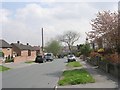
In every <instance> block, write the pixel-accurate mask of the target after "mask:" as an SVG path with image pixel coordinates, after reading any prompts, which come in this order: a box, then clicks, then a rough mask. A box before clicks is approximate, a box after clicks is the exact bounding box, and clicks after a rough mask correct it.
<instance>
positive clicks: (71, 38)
mask: <svg viewBox="0 0 120 90" xmlns="http://www.w3.org/2000/svg"><path fill="white" fill-rule="evenodd" d="M79 37H80V35H79V34H78V33H76V32H74V31H67V32H65V33H64V34H63V35H61V36H59V41H61V42H64V43H66V44H67V45H68V48H69V50H70V51H72V46H73V44H74V43H75V42H76V41H77V40H78V39H79Z"/></svg>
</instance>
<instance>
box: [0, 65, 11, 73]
mask: <svg viewBox="0 0 120 90" xmlns="http://www.w3.org/2000/svg"><path fill="white" fill-rule="evenodd" d="M9 69H10V68H8V67H5V66H2V65H0V72H2V71H6V70H9Z"/></svg>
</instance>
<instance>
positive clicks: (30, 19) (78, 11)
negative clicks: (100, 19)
mask: <svg viewBox="0 0 120 90" xmlns="http://www.w3.org/2000/svg"><path fill="white" fill-rule="evenodd" d="M49 6H51V7H49ZM97 11H98V10H97V9H96V8H94V7H92V6H91V5H89V4H88V3H69V2H67V3H50V5H49V3H48V5H47V3H45V6H44V7H43V6H41V4H40V3H30V4H26V6H25V7H22V8H18V9H16V12H15V13H14V14H12V17H10V15H11V14H10V12H11V13H12V11H9V10H5V9H1V10H0V12H3V13H4V14H3V15H2V18H3V20H2V21H1V22H2V24H3V25H2V30H3V38H4V39H6V40H8V41H9V42H16V41H17V40H20V41H22V42H23V43H27V42H29V43H30V44H32V45H41V28H42V27H43V28H44V40H45V43H46V42H47V41H49V40H50V39H51V38H56V36H57V35H59V34H62V33H64V31H67V30H74V31H76V32H78V33H80V34H81V38H80V40H79V41H78V42H77V43H84V41H85V37H86V35H85V32H88V31H90V30H91V26H90V24H89V23H90V20H91V19H92V18H94V17H95V13H97ZM3 22H4V23H3Z"/></svg>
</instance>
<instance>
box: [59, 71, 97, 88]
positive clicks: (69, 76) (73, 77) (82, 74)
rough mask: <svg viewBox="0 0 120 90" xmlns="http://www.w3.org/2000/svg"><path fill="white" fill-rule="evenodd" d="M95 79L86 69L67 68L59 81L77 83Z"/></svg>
mask: <svg viewBox="0 0 120 90" xmlns="http://www.w3.org/2000/svg"><path fill="white" fill-rule="evenodd" d="M94 82H95V79H93V77H92V76H91V75H90V74H89V73H88V72H87V71H86V70H85V69H75V70H67V71H64V72H63V74H62V78H61V79H60V80H59V81H58V85H60V86H65V85H76V84H85V83H94Z"/></svg>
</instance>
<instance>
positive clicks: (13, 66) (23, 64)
mask: <svg viewBox="0 0 120 90" xmlns="http://www.w3.org/2000/svg"><path fill="white" fill-rule="evenodd" d="M34 64H37V63H30V64H28V63H25V62H19V63H14V62H11V63H3V64H2V65H3V66H5V67H8V68H11V69H17V68H23V67H27V66H31V65H34Z"/></svg>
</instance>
